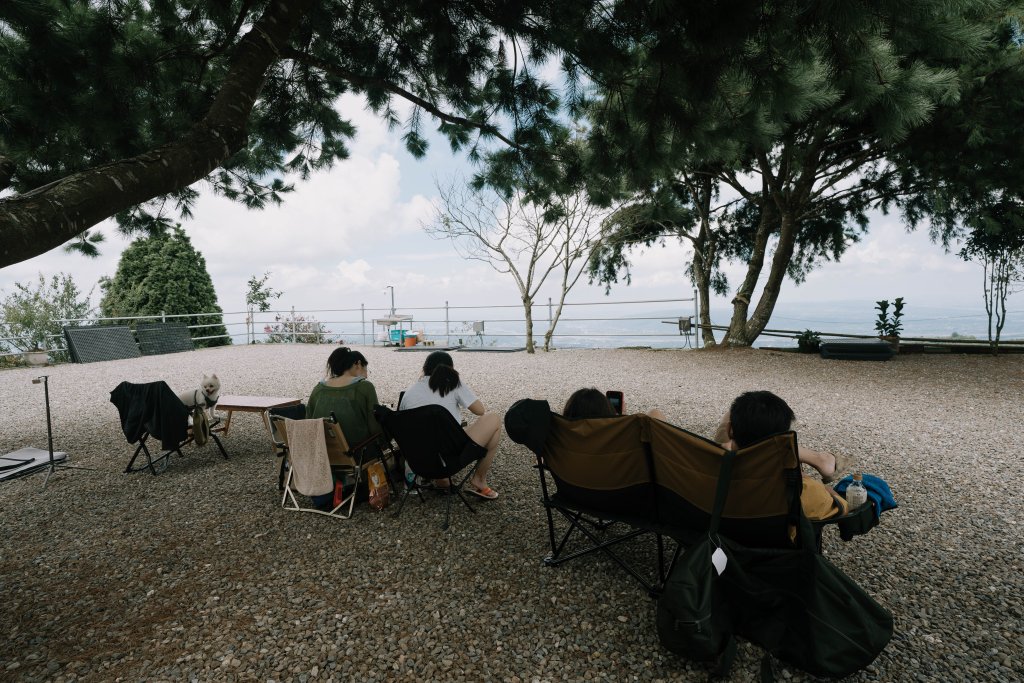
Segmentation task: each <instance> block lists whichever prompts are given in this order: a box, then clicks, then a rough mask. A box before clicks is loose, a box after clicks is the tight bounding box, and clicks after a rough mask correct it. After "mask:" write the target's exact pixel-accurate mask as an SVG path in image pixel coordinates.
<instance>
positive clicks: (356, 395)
mask: <svg viewBox="0 0 1024 683" xmlns="http://www.w3.org/2000/svg"><path fill="white" fill-rule="evenodd" d="M367 365H368V363H367V360H366V356H364V355H363V354H361V353H360V352H358V351H353V350H352V349H350V348H348V347H347V346H340V347H338V348H336V349H334V351H332V352H331V355H330V357H329V358H328V359H327V371H326V375H327V376H326V377H325V378H324V379H323V380H321V381H320V382H319V383H318V384H317V385H316V386H315V387H313V391H312V392H311V393H310V394H309V401H308V402H307V404H306V417H309V418H317V417H330V416H331V413H334V415H335V417H337V418H338V424H340V425H341V431H342V432H344V433H345V439H346V440H347V441H348V442H349V443H350V444H357V443H360V442H362V441H365V440H366V439H368V438H369V437H370V436H373V435H374V434H380V433H382V432H383V430H382V429H381V426H380V425H379V424H377V419H376V418H375V417H374V416H373V407H374V406H375V405H377V390H376V389H375V388H374V386H373V383H372V382H370V380H368V379H367Z"/></svg>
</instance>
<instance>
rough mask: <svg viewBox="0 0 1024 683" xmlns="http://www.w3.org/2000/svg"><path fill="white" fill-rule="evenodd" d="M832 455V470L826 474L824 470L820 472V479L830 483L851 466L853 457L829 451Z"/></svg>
mask: <svg viewBox="0 0 1024 683" xmlns="http://www.w3.org/2000/svg"><path fill="white" fill-rule="evenodd" d="M829 455H831V456H832V471H831V472H829V473H828V474H826V473H825V471H824V470H822V472H821V480H822V481H823V482H825V483H826V484H831V483H832V482H834V481H835V480H836V479H839V477H841V476H842V475H843V473H845V472H846V471H847V470H849V469H850V468H851V467H852V466H853V459H852V458H848V457H847V456H845V455H841V454H839V453H829Z"/></svg>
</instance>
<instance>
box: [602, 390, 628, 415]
mask: <svg viewBox="0 0 1024 683" xmlns="http://www.w3.org/2000/svg"><path fill="white" fill-rule="evenodd" d="M604 395H605V397H606V398H607V399H608V402H609V403H611V404H612V408H614V409H615V412H616V413H618V414H619V415H622V411H624V410H625V409H626V401H625V399H624V398H623V396H622V392H621V391H606V392H604Z"/></svg>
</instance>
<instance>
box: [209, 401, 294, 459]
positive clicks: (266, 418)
mask: <svg viewBox="0 0 1024 683" xmlns="http://www.w3.org/2000/svg"><path fill="white" fill-rule="evenodd" d="M301 402H302V401H301V400H300V399H297V398H280V397H275V396H221V397H220V400H218V401H217V409H218V410H221V411H223V412H225V413H227V416H226V417H225V418H224V429H223V433H224V434H225V435H226V434H227V433H228V430H229V429H230V428H231V416H232V413H234V412H235V411H238V412H240V413H259V415H260V417H261V418H262V419H263V428H264V429H265V430H266V432H267V439H269V441H270V452H271V454H272V455H274V456H275V457H276V456H277V449H276V448H275V447H274V431H273V430H272V429H271V427H270V410H271V409H272V408H285V407H288V406H295V405H298V404H299V403H301Z"/></svg>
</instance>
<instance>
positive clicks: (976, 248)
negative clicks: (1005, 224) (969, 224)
mask: <svg viewBox="0 0 1024 683" xmlns="http://www.w3.org/2000/svg"><path fill="white" fill-rule="evenodd" d="M990 227H992V226H990ZM960 258H962V259H964V260H965V261H974V262H976V263H980V264H981V267H982V297H983V299H984V301H985V313H986V314H987V315H988V343H989V346H990V347H991V349H992V355H998V354H999V339H1000V337H1001V335H1002V333H1003V326H1004V325H1005V324H1006V299H1007V298H1008V297H1009V296H1010V294H1012V293H1013V292H1015V291H1017V286H1018V285H1020V283H1021V282H1022V281H1024V231H1021V230H1020V229H1017V230H1009V229H1003V230H998V231H997V232H987V231H985V230H984V229H980V226H979V228H978V229H975V230H974V231H973V232H972V233H971V234H970V235H969V236H968V238H967V242H966V244H965V245H964V247H963V249H961V250H960Z"/></svg>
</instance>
